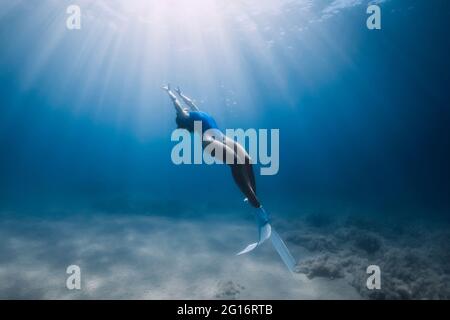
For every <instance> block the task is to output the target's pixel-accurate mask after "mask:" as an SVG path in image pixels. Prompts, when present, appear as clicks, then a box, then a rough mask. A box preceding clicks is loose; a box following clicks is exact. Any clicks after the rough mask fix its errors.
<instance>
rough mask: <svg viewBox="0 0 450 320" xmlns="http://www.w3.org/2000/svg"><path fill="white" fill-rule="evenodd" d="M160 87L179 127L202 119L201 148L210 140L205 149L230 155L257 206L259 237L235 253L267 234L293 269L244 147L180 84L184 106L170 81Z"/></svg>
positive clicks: (248, 197)
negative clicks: (173, 109) (168, 98)
mask: <svg viewBox="0 0 450 320" xmlns="http://www.w3.org/2000/svg"><path fill="white" fill-rule="evenodd" d="M162 89H163V90H165V91H166V92H167V93H168V95H169V97H170V99H171V100H172V103H173V105H174V107H175V110H176V114H177V116H176V119H175V120H176V123H177V126H178V128H180V129H186V130H188V131H189V132H191V133H194V122H195V121H200V122H201V123H202V131H203V132H201V134H202V135H203V139H202V141H203V142H202V147H203V149H205V148H206V147H207V146H210V145H211V144H214V145H213V148H208V150H212V151H211V152H212V153H211V156H212V157H215V158H217V159H219V160H220V161H222V160H223V159H233V161H230V162H229V161H227V164H228V165H229V166H230V168H231V173H232V176H233V179H234V181H235V183H236V184H237V185H238V187H239V189H240V190H241V192H242V193H243V194H244V195H245V197H246V198H245V201H248V202H249V203H250V204H251V205H252V207H254V208H255V209H256V219H257V222H258V227H259V240H258V242H255V243H252V244H250V245H248V246H247V247H246V248H245V249H244V250H242V251H241V252H239V253H238V255H241V254H244V253H247V252H250V251H252V250H253V249H255V248H256V247H258V246H259V245H261V244H262V243H263V242H264V241H266V240H267V239H269V238H270V239H271V240H272V244H273V245H274V247H275V249H276V250H277V252H278V253H279V255H280V256H281V258H282V260H283V262H284V263H285V264H286V266H287V267H288V268H289V270H290V271H294V267H295V260H294V258H293V257H292V255H291V254H290V253H289V250H288V249H287V247H286V245H285V244H284V242H283V240H282V239H281V238H280V236H279V235H278V233H277V232H275V230H273V228H272V227H271V225H270V218H269V215H268V214H267V213H266V211H265V210H264V208H263V206H262V205H261V202H260V201H259V199H258V197H257V196H256V183H255V175H254V172H253V166H252V160H251V158H250V156H249V154H248V153H247V151H246V150H245V149H244V148H243V147H242V146H241V145H240V144H239V143H238V142H236V141H234V140H233V139H230V138H229V137H227V136H226V135H225V134H223V132H222V131H221V130H220V129H219V127H218V126H217V123H216V121H215V120H214V118H212V117H211V116H210V115H209V114H208V113H206V112H203V111H200V110H199V108H198V107H197V106H196V105H195V103H194V102H193V100H192V99H190V98H189V97H187V96H186V95H184V94H183V93H182V92H181V90H180V88H179V87H177V89H176V90H175V92H176V93H177V95H178V96H179V97H180V98H181V100H182V101H183V102H184V103H185V104H186V105H187V106H188V108H184V107H183V106H182V104H181V103H180V101H179V100H178V98H177V96H176V95H175V93H174V92H173V91H172V90H171V87H170V85H167V86H164V87H162ZM199 134H200V132H199ZM217 150H222V154H216V153H217V152H215V151H217Z"/></svg>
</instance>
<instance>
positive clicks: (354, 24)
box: [0, 0, 450, 250]
mask: <svg viewBox="0 0 450 320" xmlns="http://www.w3.org/2000/svg"><path fill="white" fill-rule="evenodd" d="M78 2H79V4H80V6H81V8H82V28H81V30H72V31H69V30H67V29H66V28H65V20H66V18H67V14H66V12H65V10H66V7H67V5H69V4H71V3H72V1H57V2H56V1H47V0H42V1H14V2H10V1H6V0H3V1H0V44H1V49H0V155H1V156H0V209H1V210H2V212H9V214H10V215H12V217H14V216H15V215H17V216H35V215H39V214H41V213H42V212H46V211H48V210H56V211H57V212H58V213H57V214H56V216H58V217H59V218H61V216H63V215H68V216H70V215H72V214H74V213H77V212H80V211H89V212H91V215H94V216H95V212H96V210H98V211H101V212H102V213H104V214H111V215H113V214H126V213H134V214H137V215H140V214H142V215H147V216H148V215H150V216H152V215H164V216H169V217H177V216H179V215H183V214H184V213H186V212H187V213H190V214H192V213H193V212H194V213H195V212H197V211H199V212H200V211H201V213H202V215H208V213H209V212H211V213H217V212H218V213H222V212H223V213H224V214H226V212H227V210H231V211H243V212H245V210H246V207H245V206H246V205H245V204H244V203H243V202H242V198H243V196H242V195H241V194H240V192H239V190H238V188H237V187H236V186H235V185H234V183H233V181H232V178H231V175H230V172H229V169H228V168H226V167H224V166H219V165H218V166H198V165H196V166H194V165H192V166H189V165H182V166H175V165H174V164H173V163H172V162H171V159H170V152H171V149H172V147H173V146H174V143H173V142H171V141H170V134H171V133H172V130H173V129H175V127H176V124H175V113H174V110H173V107H172V105H171V103H170V100H169V99H168V97H167V96H166V94H165V93H164V92H163V91H162V90H161V89H160V87H161V86H162V85H163V84H166V83H168V82H170V83H171V84H172V85H173V86H176V85H179V86H181V87H182V89H183V91H184V93H186V94H187V95H189V96H190V97H192V98H193V99H195V100H196V101H197V103H198V105H199V107H200V109H202V110H204V111H206V112H208V113H210V114H211V115H212V116H213V117H214V118H215V119H216V121H217V123H218V125H219V126H220V127H221V128H224V129H225V128H244V129H247V128H256V129H260V128H267V129H271V128H278V129H280V170H279V173H278V174H277V175H275V176H259V175H257V185H258V195H259V197H260V199H261V201H262V203H263V204H264V205H265V206H266V207H267V208H269V210H270V211H271V212H273V214H274V215H275V216H277V217H280V218H287V217H289V218H290V219H293V220H295V219H296V217H299V216H301V215H303V214H304V213H306V212H309V213H310V212H326V213H327V214H332V215H339V214H344V213H345V214H348V213H358V212H364V213H366V214H369V215H372V217H373V218H375V219H381V220H382V219H384V218H385V217H393V216H394V217H398V219H400V220H401V219H404V220H405V221H407V220H409V219H410V217H411V216H417V217H421V218H423V219H425V220H427V219H430V220H434V219H438V220H448V218H449V217H450V216H449V210H450V197H449V195H450V170H449V168H450V167H449V163H450V139H449V138H450V135H449V124H450V110H449V107H450V103H449V92H448V84H449V83H450V63H449V56H448V53H449V49H450V42H449V36H448V32H449V30H450V29H449V22H448V21H449V14H450V6H449V3H448V1H437V0H436V1H419V0H408V1H406V0H405V1H401V0H396V1H394V0H391V1H379V2H380V6H381V8H382V29H381V30H368V29H367V28H366V19H367V17H368V15H367V14H366V13H365V9H366V5H367V2H368V1H337V2H333V1H331V0H330V1H325V0H323V1H307V0H304V1H302V0H298V1H288V0H286V1H275V0H274V1H269V0H267V1H261V2H260V1H258V3H256V1H250V0H247V1H242V2H239V3H234V4H231V3H229V2H228V1H217V2H213V3H212V4H211V2H207V1H206V2H205V1H200V0H197V1H193V2H192V6H189V5H188V4H187V2H186V1H181V2H178V3H177V2H176V1H167V2H166V1H164V3H163V4H161V3H160V2H157V1H156V2H155V1H154V2H152V1H150V2H147V4H145V2H143V1H137V0H132V1H127V2H126V3H127V4H125V2H122V1H95V2H89V1H78ZM128 3H129V4H128ZM158 3H159V4H158ZM333 5H334V9H330V8H331V6H333ZM189 8H190V9H189ZM257 172H259V170H257ZM58 210H59V211H58ZM196 210H197V211H196ZM193 215H194V216H195V214H193ZM192 219H194V218H192ZM231 220H232V218H231V217H230V221H231ZM243 244H244V243H243ZM237 249H239V248H236V250H237Z"/></svg>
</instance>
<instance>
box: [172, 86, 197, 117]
mask: <svg viewBox="0 0 450 320" xmlns="http://www.w3.org/2000/svg"><path fill="white" fill-rule="evenodd" d="M176 91H177V93H178V95H179V96H180V98H181V99H183V101H184V103H186V104H187V105H188V106H189V108H191V109H192V110H194V111H199V109H198V108H197V106H196V105H195V103H194V101H192V99H191V98H189V97H187V96H185V95H184V94H183V93H181V90H180V87H178V88H177V90H176Z"/></svg>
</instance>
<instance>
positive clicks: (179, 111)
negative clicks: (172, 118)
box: [162, 85, 189, 117]
mask: <svg viewBox="0 0 450 320" xmlns="http://www.w3.org/2000/svg"><path fill="white" fill-rule="evenodd" d="M162 89H163V90H165V91H166V92H167V94H168V95H169V97H170V99H171V100H172V103H173V105H174V107H175V109H176V111H177V114H179V115H181V116H183V117H188V116H189V114H188V113H187V111H186V110H184V109H183V107H182V106H181V104H180V101H178V99H177V96H176V95H175V94H174V93H173V92H172V90H170V85H167V86H164V87H162Z"/></svg>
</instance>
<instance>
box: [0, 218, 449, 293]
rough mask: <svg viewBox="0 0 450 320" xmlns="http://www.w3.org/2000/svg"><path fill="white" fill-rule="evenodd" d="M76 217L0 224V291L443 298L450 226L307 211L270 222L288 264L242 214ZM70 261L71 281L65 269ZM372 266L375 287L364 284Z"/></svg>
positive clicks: (8, 220) (12, 220) (11, 220)
mask: <svg viewBox="0 0 450 320" xmlns="http://www.w3.org/2000/svg"><path fill="white" fill-rule="evenodd" d="M225 218H226V217H224V216H210V217H208V218H207V219H192V218H186V217H178V218H173V217H165V216H153V215H152V216H150V215H148V216H142V215H140V216H139V215H121V214H114V215H106V214H96V215H93V214H89V215H87V214H84V215H76V216H74V215H71V216H61V217H55V216H53V217H40V218H37V217H20V218H19V217H17V216H15V215H11V214H4V215H3V217H2V221H1V222H0V237H1V239H0V298H1V299H12V298H14V299H18V298H22V299H368V298H369V299H386V298H387V299H449V298H450V287H449V284H450V252H449V250H448V246H449V243H450V232H449V230H448V228H444V227H442V228H439V227H425V226H421V225H420V224H412V225H409V226H396V225H392V224H385V225H383V226H380V225H374V224H373V223H371V222H370V221H367V220H365V219H362V218H359V217H346V218H340V219H339V220H335V219H332V218H330V217H329V216H322V215H306V216H303V217H301V218H299V219H296V220H295V222H293V221H277V222H275V223H274V225H275V227H276V228H277V229H278V230H279V232H280V234H281V235H282V236H283V237H284V238H285V239H286V242H287V244H288V246H289V248H290V249H291V251H292V253H293V255H294V256H295V257H296V258H298V259H299V263H298V266H297V271H298V272H297V273H295V274H291V273H289V272H288V271H287V269H286V268H285V266H284V265H283V264H282V262H281V260H280V259H279V257H278V256H277V254H276V252H275V251H274V250H273V248H272V247H271V245H270V244H269V243H267V244H265V245H264V246H263V247H261V248H258V250H257V251H255V252H252V253H251V254H248V255H245V256H236V255H235V254H236V252H238V251H239V250H241V249H242V248H244V247H245V246H246V245H247V244H248V243H250V242H252V241H253V240H255V238H256V226H255V225H254V224H253V222H252V221H250V220H249V219H244V218H242V219H234V220H233V219H230V218H229V217H227V219H225ZM72 264H75V265H78V266H80V268H81V279H82V281H81V284H82V288H81V290H68V289H67V288H66V279H67V277H68V274H66V268H67V266H69V265H72ZM371 264H375V265H379V266H380V268H381V272H382V278H381V279H382V288H381V290H368V289H367V288H366V279H367V277H368V275H367V274H366V268H367V266H368V265H371Z"/></svg>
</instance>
